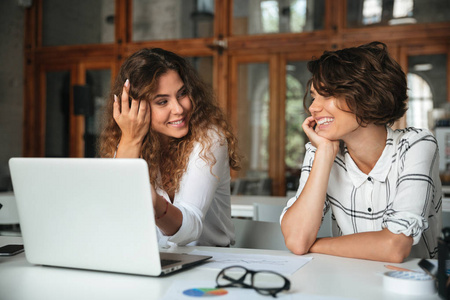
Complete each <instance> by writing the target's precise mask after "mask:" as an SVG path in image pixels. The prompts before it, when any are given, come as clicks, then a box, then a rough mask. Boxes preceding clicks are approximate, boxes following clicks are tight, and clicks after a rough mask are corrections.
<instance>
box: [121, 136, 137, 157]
mask: <svg viewBox="0 0 450 300" xmlns="http://www.w3.org/2000/svg"><path fill="white" fill-rule="evenodd" d="M141 147H142V141H129V140H126V139H121V140H120V143H119V145H118V147H117V157H118V158H119V157H121V158H137V157H140V156H141Z"/></svg>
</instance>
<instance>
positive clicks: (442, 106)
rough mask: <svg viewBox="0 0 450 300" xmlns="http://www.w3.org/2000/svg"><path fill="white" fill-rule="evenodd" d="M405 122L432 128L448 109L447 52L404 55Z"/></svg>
mask: <svg viewBox="0 0 450 300" xmlns="http://www.w3.org/2000/svg"><path fill="white" fill-rule="evenodd" d="M407 76H408V88H409V89H408V97H409V102H408V111H407V115H406V122H407V126H413V127H419V128H428V129H430V130H433V129H434V126H435V123H436V121H437V120H438V119H440V118H442V117H443V116H442V113H445V112H446V111H448V109H449V107H448V103H447V93H448V91H447V76H448V74H447V55H445V54H434V55H417V56H410V57H409V58H408V75H407Z"/></svg>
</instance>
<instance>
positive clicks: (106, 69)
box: [0, 0, 450, 196]
mask: <svg viewBox="0 0 450 300" xmlns="http://www.w3.org/2000/svg"><path fill="white" fill-rule="evenodd" d="M0 36H1V37H2V42H1V43H0V50H1V56H0V66H1V67H0V90H1V91H2V94H1V96H0V137H2V146H1V147H0V191H5V190H10V189H11V183H10V179H9V169H8V165H7V162H8V159H9V158H10V157H12V156H48V157H57V156H69V157H85V156H86V157H92V156H95V155H96V153H95V142H96V138H97V136H98V133H99V126H100V125H99V124H100V115H101V109H102V107H103V103H104V102H105V97H106V96H107V94H108V90H109V85H110V82H111V81H112V80H113V78H114V77H115V75H116V74H117V72H118V68H119V67H120V65H121V63H122V62H123V59H124V58H125V57H126V56H128V55H130V54H131V53H133V52H134V51H136V50H138V49H140V48H142V47H162V48H165V49H168V50H172V51H175V52H177V53H179V54H181V55H183V56H186V57H187V58H188V59H189V60H190V61H191V62H192V63H193V64H194V66H195V67H196V68H197V69H198V70H199V72H200V74H201V76H202V77H203V78H204V79H205V81H207V82H208V83H209V84H210V85H211V86H212V87H213V88H214V90H215V92H216V95H217V99H218V101H219V103H220V104H221V106H222V107H223V108H224V110H225V111H226V113H227V115H228V116H229V118H230V121H231V123H232V125H233V127H234V128H235V130H236V132H237V135H238V137H239V140H240V142H241V149H242V151H243V154H244V155H245V159H244V161H243V170H242V171H240V172H239V173H233V174H232V175H233V178H234V185H233V193H235V194H245V195H255V194H259V195H272V196H284V195H286V193H288V192H289V191H293V190H295V189H296V185H297V183H298V176H299V170H300V165H301V162H302V158H303V151H304V148H303V146H304V143H305V142H306V138H305V136H304V134H303V133H302V132H301V128H300V124H301V122H302V121H303V119H304V117H305V113H304V112H303V106H302V98H303V92H304V86H305V83H306V81H307V80H308V77H309V74H308V72H307V71H306V62H307V61H308V60H309V59H311V57H312V56H319V55H321V53H322V52H323V51H324V50H333V49H338V48H342V47H348V46H356V45H360V44H363V43H367V42H370V41H373V40H379V41H382V42H385V43H386V44H387V45H388V47H389V49H390V52H391V54H392V55H393V56H394V57H395V58H396V59H397V60H398V62H399V63H400V64H401V65H402V67H403V68H404V70H405V71H406V72H407V73H408V81H409V86H410V109H409V111H408V114H407V115H406V116H405V117H404V118H403V119H402V120H401V121H400V122H398V123H397V124H395V127H397V128H403V127H405V126H417V127H428V128H430V129H432V130H435V129H436V124H438V126H439V128H447V127H448V126H449V122H448V119H449V116H448V112H449V109H448V106H447V104H448V103H449V102H450V96H449V86H450V76H449V72H450V61H449V59H448V57H449V55H450V2H449V1H448V0H432V1H426V0H276V1H275V0H273V1H272V0H234V1H233V0H216V1H214V0H189V1H187V0H183V1H181V0H95V1H91V0H84V1H75V0H70V1H69V0H66V1H58V0H2V1H0ZM447 137H448V138H447ZM447 143H448V145H449V149H450V134H446V133H444V134H443V135H442V138H441V140H440V146H441V147H442V149H445V151H444V152H443V155H441V160H443V161H446V160H447V159H448V157H447V156H449V157H450V150H449V151H446V149H447ZM447 153H448V154H447ZM447 168H448V167H447V164H443V166H442V170H441V171H442V174H443V179H444V181H445V180H447V179H446V173H448V170H447Z"/></svg>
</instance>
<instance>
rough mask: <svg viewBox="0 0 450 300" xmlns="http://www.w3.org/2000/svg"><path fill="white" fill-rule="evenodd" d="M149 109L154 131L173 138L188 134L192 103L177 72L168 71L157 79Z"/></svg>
mask: <svg viewBox="0 0 450 300" xmlns="http://www.w3.org/2000/svg"><path fill="white" fill-rule="evenodd" d="M150 108H151V128H152V129H153V130H154V131H156V132H158V133H160V134H161V135H163V136H166V137H173V138H182V137H184V136H185V135H186V134H187V133H188V131H189V118H190V114H191V111H192V103H191V100H190V99H189V97H188V95H187V92H186V88H185V86H184V83H183V81H182V80H181V78H180V76H179V75H178V73H177V72H175V71H173V70H169V71H168V72H167V73H165V74H163V75H162V76H161V77H160V78H159V80H158V89H157V91H156V93H155V97H153V99H151V100H150Z"/></svg>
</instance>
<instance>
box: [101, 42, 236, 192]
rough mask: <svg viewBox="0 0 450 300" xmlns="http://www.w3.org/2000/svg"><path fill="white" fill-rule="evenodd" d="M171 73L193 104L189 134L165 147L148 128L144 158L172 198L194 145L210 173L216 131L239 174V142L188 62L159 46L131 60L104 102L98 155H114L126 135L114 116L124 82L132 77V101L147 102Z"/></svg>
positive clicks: (153, 179)
mask: <svg viewBox="0 0 450 300" xmlns="http://www.w3.org/2000/svg"><path fill="white" fill-rule="evenodd" d="M169 70H173V71H176V72H177V73H178V75H179V76H180V78H181V80H182V81H183V83H184V85H185V88H186V91H187V94H188V97H189V99H190V101H191V103H192V112H191V117H190V120H189V132H188V134H187V135H186V136H184V137H182V138H180V139H177V138H169V143H168V144H164V146H163V145H162V142H161V140H160V138H161V137H160V134H158V133H157V132H155V131H154V130H152V128H151V126H150V128H149V131H148V133H147V135H146V136H145V138H144V140H143V142H142V146H141V157H142V158H143V159H145V160H146V161H147V163H148V166H149V174H150V182H151V184H152V185H153V186H155V187H159V188H161V189H163V190H164V191H166V192H167V193H168V194H169V195H170V194H171V193H175V192H177V191H178V189H179V186H180V181H181V178H182V176H183V174H184V172H185V171H186V168H187V165H188V162H189V155H190V153H191V152H192V150H193V147H194V144H195V143H197V142H198V143H200V144H201V147H202V149H201V152H200V157H201V158H202V159H203V160H204V161H205V162H207V163H208V164H209V165H210V168H211V170H212V167H213V166H214V164H215V163H216V159H215V157H214V155H213V154H212V153H211V147H212V146H213V141H212V139H211V136H210V134H208V132H209V131H211V130H215V131H216V132H217V134H218V135H219V136H220V137H221V138H222V139H223V141H222V143H227V145H228V159H229V165H230V167H231V168H232V169H235V170H238V169H239V163H240V157H239V155H238V153H237V139H236V137H235V135H234V134H233V132H232V129H231V127H230V125H229V124H228V122H227V120H226V118H225V116H224V114H223V112H222V110H221V109H220V107H219V106H218V105H217V103H216V101H215V98H214V96H213V93H212V90H211V88H209V87H208V86H207V85H206V84H205V83H204V82H203V81H202V80H201V79H200V77H199V75H198V73H197V71H196V70H195V69H194V68H193V67H192V66H191V65H190V64H189V63H188V62H187V61H186V60H185V59H184V58H182V57H180V56H178V55H176V54H175V53H173V52H170V51H167V50H163V49H160V48H153V49H147V48H145V49H142V50H139V51H137V52H136V53H134V54H132V55H131V56H130V57H129V58H127V60H126V61H125V62H124V63H123V65H122V67H121V69H120V72H119V74H118V76H117V78H116V80H115V83H114V85H113V86H112V89H111V93H110V95H109V99H108V101H107V104H106V108H105V112H104V119H103V124H104V125H103V130H102V133H101V135H100V140H99V154H100V156H101V157H109V158H111V157H114V154H115V152H116V150H117V145H118V143H119V142H120V138H121V135H122V132H121V130H120V128H119V126H118V125H117V123H116V122H115V120H114V118H113V102H114V99H113V98H114V95H117V96H119V98H120V95H121V93H122V88H123V85H124V82H125V80H126V79H129V81H130V83H131V85H130V91H129V95H130V97H131V98H133V99H136V100H146V101H149V100H150V99H152V96H153V95H154V93H155V92H156V89H157V87H158V80H159V78H160V77H161V76H162V75H164V74H166V73H167V72H168V71H169ZM159 175H160V180H158V177H159Z"/></svg>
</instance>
